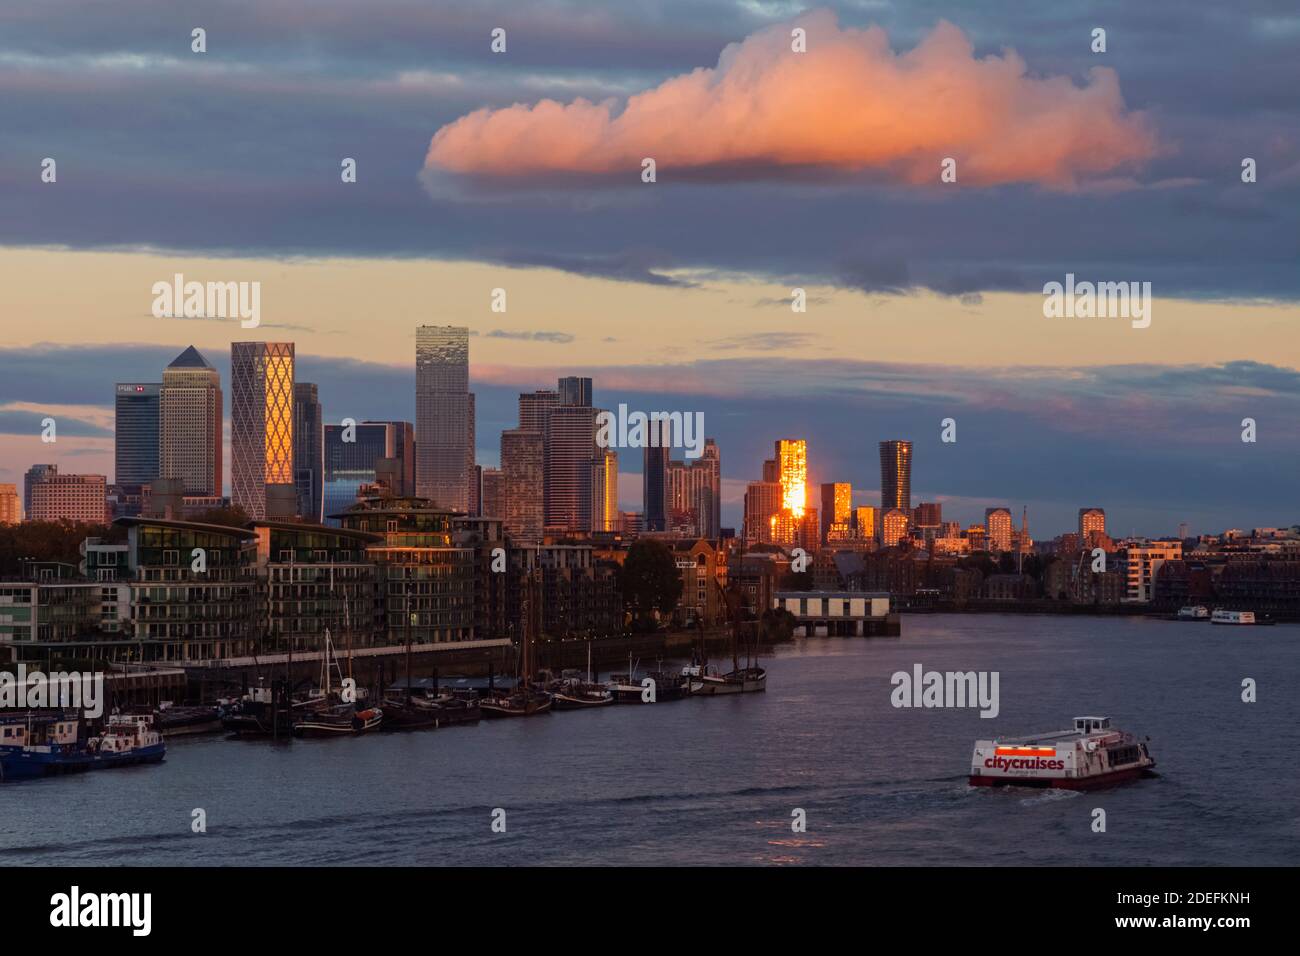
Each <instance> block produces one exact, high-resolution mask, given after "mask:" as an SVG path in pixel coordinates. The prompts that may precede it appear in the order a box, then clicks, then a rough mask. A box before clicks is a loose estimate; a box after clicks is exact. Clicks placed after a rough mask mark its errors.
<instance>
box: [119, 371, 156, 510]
mask: <svg viewBox="0 0 1300 956" xmlns="http://www.w3.org/2000/svg"><path fill="white" fill-rule="evenodd" d="M161 420H162V383H161V382H157V383H154V382H118V383H117V385H116V389H115V395H114V403H113V482H114V484H116V485H119V486H122V487H126V488H131V489H134V490H135V491H136V493H138V492H139V489H140V486H141V485H145V484H148V483H149V482H151V481H153V480H154V479H155V478H157V477H159V475H160V471H159V467H158V449H159V444H160V435H159V428H160V423H161Z"/></svg>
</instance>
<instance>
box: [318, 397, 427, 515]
mask: <svg viewBox="0 0 1300 956" xmlns="http://www.w3.org/2000/svg"><path fill="white" fill-rule="evenodd" d="M398 424H407V423H405V422H401V423H390V422H361V423H360V424H358V425H356V426H353V427H345V426H343V425H326V426H325V428H324V473H323V474H324V480H323V482H322V486H323V491H322V496H323V499H324V512H325V522H326V524H329V525H333V526H335V527H337V526H338V525H339V523H340V522H339V520H338V519H337V518H331V517H330V516H331V515H338V514H342V513H343V512H344V511H347V510H348V508H350V507H351V506H352V505H354V504H356V501H357V493H358V492H359V491H360V490H361V488H362V486H364V485H373V484H375V483H376V482H377V481H378V480H379V471H380V464H381V462H383V461H384V460H385V459H389V460H392V459H394V458H396V449H397V438H398V436H397V431H398V429H397V427H396V426H397V425H398ZM408 427H409V425H408ZM345 438H349V439H351V440H350V441H345V440H344V439H345ZM394 491H396V489H394Z"/></svg>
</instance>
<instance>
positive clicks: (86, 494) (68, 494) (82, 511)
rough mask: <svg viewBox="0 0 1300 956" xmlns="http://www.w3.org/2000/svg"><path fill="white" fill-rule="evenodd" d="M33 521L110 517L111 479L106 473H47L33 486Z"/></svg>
mask: <svg viewBox="0 0 1300 956" xmlns="http://www.w3.org/2000/svg"><path fill="white" fill-rule="evenodd" d="M31 494H32V510H31V511H30V512H28V515H27V518H28V520H29V521H85V522H88V523H90V524H104V523H106V522H107V521H108V504H107V494H108V479H107V478H105V477H104V476H103V475H60V474H46V475H44V476H43V477H42V478H41V479H40V480H39V481H36V482H34V483H33V484H32V486H31Z"/></svg>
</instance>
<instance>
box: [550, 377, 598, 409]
mask: <svg viewBox="0 0 1300 956" xmlns="http://www.w3.org/2000/svg"><path fill="white" fill-rule="evenodd" d="M556 392H557V393H558V394H559V397H560V400H559V404H561V405H590V404H591V379H589V378H580V377H579V376H577V375H570V376H567V377H565V378H562V379H560V381H559V386H558V387H557V389H556Z"/></svg>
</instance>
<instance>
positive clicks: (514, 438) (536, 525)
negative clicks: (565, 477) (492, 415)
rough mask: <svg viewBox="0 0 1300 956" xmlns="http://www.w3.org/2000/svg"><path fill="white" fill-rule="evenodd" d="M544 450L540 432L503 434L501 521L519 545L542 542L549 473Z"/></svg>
mask: <svg viewBox="0 0 1300 956" xmlns="http://www.w3.org/2000/svg"><path fill="white" fill-rule="evenodd" d="M543 447H544V441H543V438H542V434H541V432H535V431H532V430H530V429H524V428H511V429H507V430H506V431H503V432H502V433H501V512H502V513H501V515H500V517H501V518H502V519H504V521H505V528H506V533H507V534H509V535H510V536H511V537H512V538H514V539H515V540H516V541H519V542H527V541H540V540H541V538H542V525H543V522H544V518H543V515H544V511H543V507H544V500H543V484H544V474H545V471H546V466H545V458H544V455H543ZM493 517H496V516H495V515H494V516H493Z"/></svg>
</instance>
